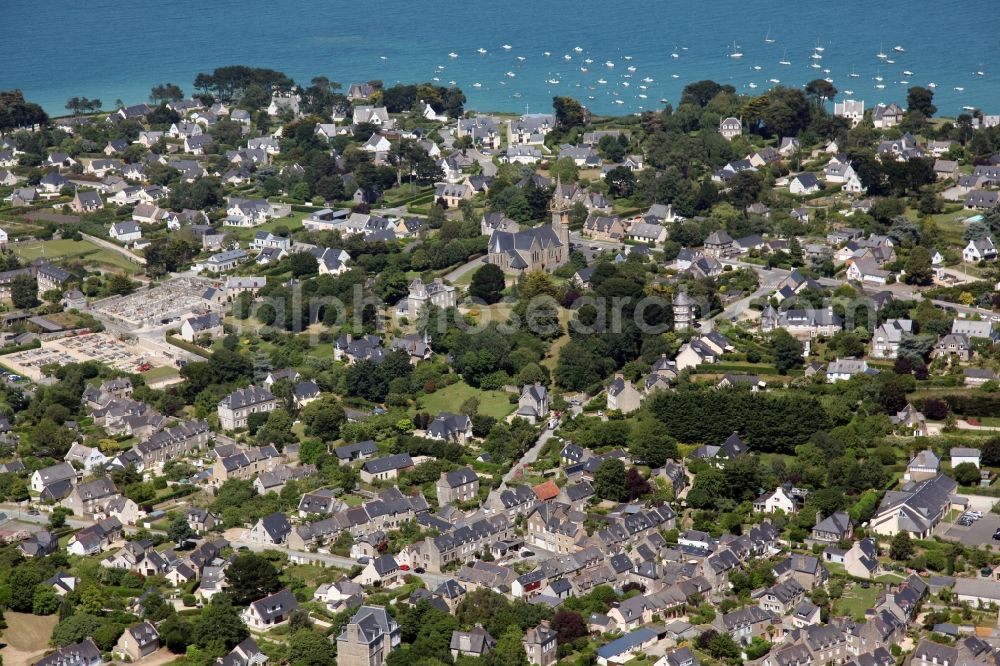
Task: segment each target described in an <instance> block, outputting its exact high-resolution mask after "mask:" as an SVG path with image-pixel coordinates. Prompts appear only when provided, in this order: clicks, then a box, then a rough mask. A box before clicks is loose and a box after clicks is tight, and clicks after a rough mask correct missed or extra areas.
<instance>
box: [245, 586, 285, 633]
mask: <svg viewBox="0 0 1000 666" xmlns="http://www.w3.org/2000/svg"><path fill="white" fill-rule="evenodd" d="M298 607H299V602H298V601H296V599H295V596H294V595H293V594H292V593H291V592H290V591H288V590H287V589H284V590H281V591H279V592H275V593H274V594H272V595H269V596H266V597H264V598H263V599H258V600H257V601H254V602H252V603H251V604H250V605H249V606H247V608H246V610H244V611H243V612H242V613H240V617H241V618H242V619H243V622H244V623H245V624H246V625H247V627H249V628H250V629H251V630H253V631H269V630H271V629H273V628H274V627H277V626H279V625H281V624H284V623H285V622H287V621H288V618H289V616H290V615H291V614H292V611H294V610H295V609H297V608H298Z"/></svg>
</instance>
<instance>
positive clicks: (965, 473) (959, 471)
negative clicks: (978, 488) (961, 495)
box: [952, 462, 979, 486]
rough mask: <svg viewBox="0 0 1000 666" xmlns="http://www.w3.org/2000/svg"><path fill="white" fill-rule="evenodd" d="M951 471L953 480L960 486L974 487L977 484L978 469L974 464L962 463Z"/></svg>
mask: <svg viewBox="0 0 1000 666" xmlns="http://www.w3.org/2000/svg"><path fill="white" fill-rule="evenodd" d="M952 471H953V472H954V477H955V480H956V481H958V484H959V485H961V486H974V485H977V484H978V483H979V468H978V467H976V465H975V464H974V463H970V462H965V463H962V464H960V465H958V466H957V467H955V469H954V470H952Z"/></svg>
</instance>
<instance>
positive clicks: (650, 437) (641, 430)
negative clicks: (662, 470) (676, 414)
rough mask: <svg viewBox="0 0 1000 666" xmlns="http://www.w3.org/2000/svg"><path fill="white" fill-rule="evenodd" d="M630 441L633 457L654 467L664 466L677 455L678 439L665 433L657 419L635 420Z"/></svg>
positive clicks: (630, 450)
mask: <svg viewBox="0 0 1000 666" xmlns="http://www.w3.org/2000/svg"><path fill="white" fill-rule="evenodd" d="M628 442H629V445H628V450H629V452H630V453H631V454H632V456H633V458H635V460H636V461H641V462H642V463H643V464H645V465H649V466H650V467H653V468H656V467H662V466H663V463H665V462H666V461H667V460H670V459H672V458H676V457H677V440H675V439H674V438H673V437H671V436H670V435H668V434H667V433H665V432H664V431H663V426H662V425H661V424H660V423H658V422H657V421H656V419H648V418H647V419H640V420H638V421H635V422H634V423H633V424H632V428H631V433H630V437H629V438H628ZM637 464H638V462H637Z"/></svg>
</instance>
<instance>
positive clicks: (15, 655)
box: [0, 611, 59, 666]
mask: <svg viewBox="0 0 1000 666" xmlns="http://www.w3.org/2000/svg"><path fill="white" fill-rule="evenodd" d="M4 619H5V620H6V621H7V628H6V629H5V630H4V632H3V640H4V643H6V644H7V645H6V646H4V648H3V649H2V650H0V657H3V663H4V664H6V666H28V665H29V664H33V663H35V662H36V661H38V659H39V658H40V657H41V656H42V654H44V653H45V651H47V650H48V649H50V648H49V638H51V637H52V629H53V627H55V626H56V622H58V621H59V616H58V615H44V616H40V615H31V614H29V613H14V612H13V611H8V612H6V613H4Z"/></svg>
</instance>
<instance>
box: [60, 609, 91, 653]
mask: <svg viewBox="0 0 1000 666" xmlns="http://www.w3.org/2000/svg"><path fill="white" fill-rule="evenodd" d="M101 624H102V622H101V618H99V617H97V616H96V615H91V614H89V613H80V612H77V613H74V614H73V615H70V616H69V617H68V618H66V619H65V620H61V621H60V622H59V624H57V625H56V626H55V628H53V629H52V643H53V644H55V645H58V646H60V647H61V646H65V645H71V644H73V643H79V642H80V641H82V640H83V639H85V638H89V637H91V636H93V635H94V634H95V633H96V632H97V630H98V629H100V628H101Z"/></svg>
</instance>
